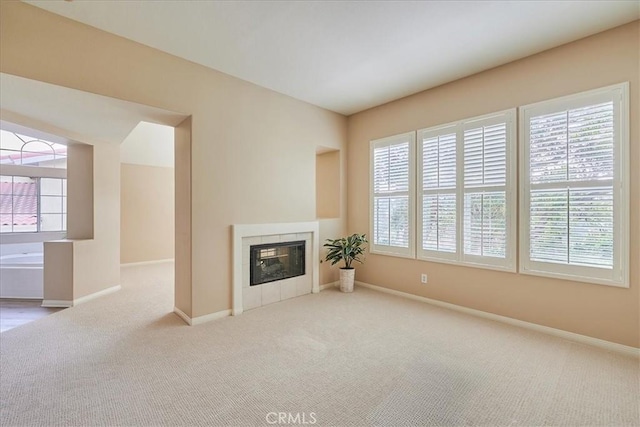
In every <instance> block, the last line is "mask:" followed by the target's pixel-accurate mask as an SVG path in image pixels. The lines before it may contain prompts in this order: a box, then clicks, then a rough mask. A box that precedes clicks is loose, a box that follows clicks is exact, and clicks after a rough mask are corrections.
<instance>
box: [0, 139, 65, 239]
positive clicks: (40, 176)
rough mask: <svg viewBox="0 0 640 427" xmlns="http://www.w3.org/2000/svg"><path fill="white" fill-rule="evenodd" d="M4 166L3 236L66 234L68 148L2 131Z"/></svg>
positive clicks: (0, 189)
mask: <svg viewBox="0 0 640 427" xmlns="http://www.w3.org/2000/svg"><path fill="white" fill-rule="evenodd" d="M0 164H2V173H3V176H0V232H1V233H38V232H63V231H65V230H66V224H67V218H66V217H67V180H66V178H65V177H66V167H67V147H66V146H64V145H61V144H56V143H53V142H49V141H44V140H41V139H34V138H31V137H28V136H25V135H22V134H18V133H15V132H9V131H6V130H3V129H2V130H0ZM5 238H6V236H5Z"/></svg>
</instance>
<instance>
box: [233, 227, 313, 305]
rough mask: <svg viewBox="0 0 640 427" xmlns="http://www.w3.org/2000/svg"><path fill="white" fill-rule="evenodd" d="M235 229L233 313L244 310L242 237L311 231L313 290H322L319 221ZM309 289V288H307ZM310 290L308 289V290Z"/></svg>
mask: <svg viewBox="0 0 640 427" xmlns="http://www.w3.org/2000/svg"><path fill="white" fill-rule="evenodd" d="M232 230H233V261H232V262H233V278H232V280H233V307H232V312H231V313H232V314H233V315H234V316H237V315H239V314H242V312H243V300H242V289H243V287H242V274H243V272H242V269H243V262H242V239H244V238H248V237H257V236H272V235H276V234H292V233H311V249H312V250H311V252H312V253H311V265H312V269H311V283H312V287H311V292H312V293H314V294H316V293H318V292H320V278H319V274H320V244H319V241H318V236H319V232H318V230H319V226H318V222H317V221H311V222H290V223H273V224H234V225H233V226H232ZM307 289H308V288H307ZM307 292H308V291H307Z"/></svg>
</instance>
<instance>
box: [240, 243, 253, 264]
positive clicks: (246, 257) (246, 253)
mask: <svg viewBox="0 0 640 427" xmlns="http://www.w3.org/2000/svg"><path fill="white" fill-rule="evenodd" d="M250 263H251V250H250V248H249V246H243V247H242V265H243V266H248V265H249V264H250Z"/></svg>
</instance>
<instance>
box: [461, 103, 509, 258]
mask: <svg viewBox="0 0 640 427" xmlns="http://www.w3.org/2000/svg"><path fill="white" fill-rule="evenodd" d="M514 121H515V120H514V111H513V110H511V111H509V112H506V113H500V114H496V115H492V116H487V117H484V118H481V119H478V120H471V121H467V122H465V123H464V134H463V144H462V145H463V147H464V148H463V149H464V155H463V158H464V173H463V175H464V207H463V211H464V215H463V223H464V225H463V237H462V238H463V242H464V244H463V259H464V260H465V261H468V262H471V263H480V264H489V265H494V266H496V267H502V268H505V269H513V267H514V263H513V244H512V239H513V234H514V232H513V227H514V224H513V222H514V221H513V210H514V208H513V201H512V198H513V191H512V188H513V186H514V185H515V183H514V182H513V181H514V179H515V178H514V176H513V167H508V165H509V164H510V163H511V162H512V156H513V152H512V149H511V147H512V145H513V144H514V143H515V141H514V138H513V136H512V135H513V124H514Z"/></svg>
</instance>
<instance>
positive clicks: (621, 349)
mask: <svg viewBox="0 0 640 427" xmlns="http://www.w3.org/2000/svg"><path fill="white" fill-rule="evenodd" d="M355 283H356V285H358V286H362V287H364V288H369V289H373V290H375V291H379V292H384V293H387V294H391V295H396V296H399V297H403V298H408V299H412V300H415V301H421V302H425V303H427V304H431V305H436V306H438V307H443V308H448V309H450V310H455V311H459V312H461V313H466V314H470V315H472V316H477V317H482V318H485V319H489V320H494V321H497V322H502V323H507V324H509V325H513V326H519V327H521V328H525V329H530V330H533V331H537V332H542V333H545V334H548V335H553V336H556V337H559V338H563V339H566V340H569V341H573V342H577V343H580V344H586V345H590V346H593V347H599V348H602V349H604V350H608V351H613V352H616V353H620V354H624V355H626V356H634V357H640V349H639V348H635V347H631V346H628V345H623V344H618V343H614V342H611V341H605V340H601V339H599V338H593V337H589V336H586V335H580V334H576V333H573V332H568V331H563V330H562V329H556V328H551V327H549V326H542V325H538V324H536V323H530V322H525V321H524V320H518V319H514V318H511V317H506V316H500V315H498V314H493V313H487V312H486V311H481V310H475V309H473V308H468V307H463V306H461V305H456V304H451V303H448V302H444V301H438V300H434V299H431V298H425V297H421V296H418V295H413V294H409V293H406V292H401V291H396V290H394V289H389V288H384V287H382V286H376V285H372V284H370V283H365V282H358V281H356V282H355Z"/></svg>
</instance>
